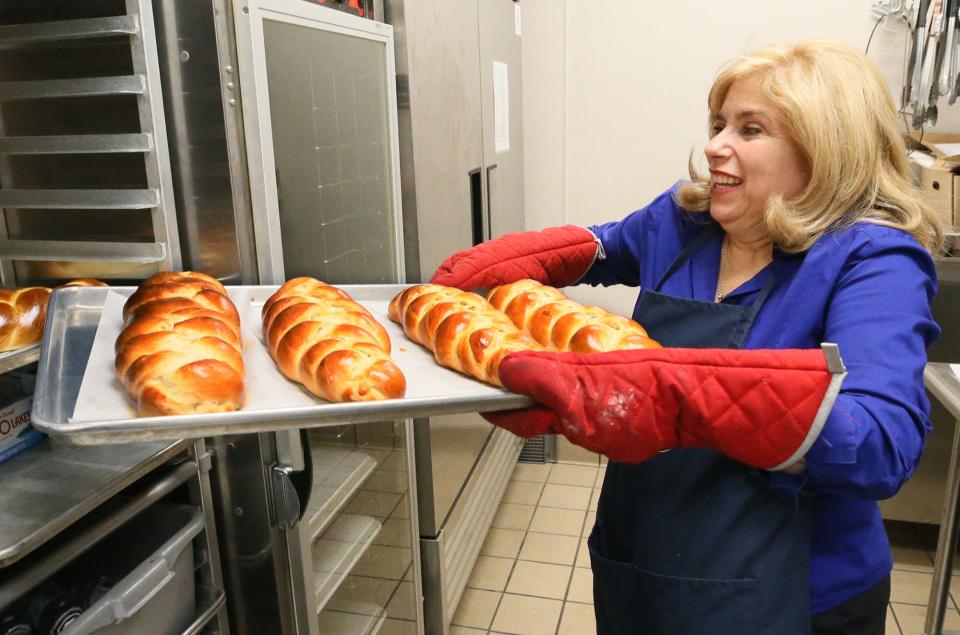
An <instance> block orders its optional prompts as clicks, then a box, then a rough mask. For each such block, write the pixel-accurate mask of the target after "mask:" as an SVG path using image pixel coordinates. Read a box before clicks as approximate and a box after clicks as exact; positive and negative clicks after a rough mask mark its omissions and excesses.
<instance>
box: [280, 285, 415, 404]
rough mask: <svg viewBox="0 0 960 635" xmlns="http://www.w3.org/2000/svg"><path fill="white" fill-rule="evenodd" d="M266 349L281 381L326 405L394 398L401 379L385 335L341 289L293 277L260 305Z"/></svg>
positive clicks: (401, 385) (401, 390)
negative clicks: (295, 384)
mask: <svg viewBox="0 0 960 635" xmlns="http://www.w3.org/2000/svg"><path fill="white" fill-rule="evenodd" d="M261 315H262V316H263V335H264V341H265V342H266V345H267V351H268V352H269V353H270V356H271V357H272V358H273V361H274V362H276V364H277V368H279V369H280V372H281V373H283V375H284V376H285V377H286V378H287V379H291V380H293V381H295V382H298V383H300V384H302V385H303V386H304V387H306V388H307V390H309V391H310V392H312V393H313V394H315V395H317V396H319V397H322V398H324V399H327V400H329V401H374V400H379V399H396V398H399V397H402V396H403V394H404V392H405V391H406V387H407V384H406V379H405V378H404V376H403V373H402V372H401V371H400V368H399V367H398V366H397V365H396V364H395V363H394V362H393V360H392V359H390V337H389V336H388V335H387V331H386V330H385V329H384V328H383V325H382V324H380V323H379V322H377V320H376V318H374V317H373V315H371V314H370V312H369V311H367V310H366V309H365V308H364V307H363V306H361V305H360V304H358V303H356V302H355V301H354V300H353V299H352V298H351V297H350V296H349V294H347V293H346V292H345V291H343V290H341V289H338V288H336V287H333V286H331V285H328V284H326V283H324V282H320V281H319V280H314V279H313V278H305V277H304V278H294V279H292V280H289V281H288V282H287V283H286V284H284V285H283V286H282V287H280V289H278V290H277V292H276V293H274V294H273V295H272V296H270V298H269V299H268V300H267V302H266V303H265V304H264V305H263V311H262V313H261Z"/></svg>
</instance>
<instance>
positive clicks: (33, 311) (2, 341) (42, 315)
mask: <svg viewBox="0 0 960 635" xmlns="http://www.w3.org/2000/svg"><path fill="white" fill-rule="evenodd" d="M63 286H65V287H105V286H107V285H106V283H105V282H100V281H99V280H93V279H92V278H82V279H80V280H73V281H71V282H68V283H66V284H65V285H63ZM51 291H52V289H50V288H49V287H25V288H23V289H0V352H3V351H12V350H14V349H17V348H22V347H24V346H29V345H31V344H36V343H37V342H39V341H40V338H41V337H43V324H44V322H45V321H46V317H47V302H48V301H49V300H50V292H51Z"/></svg>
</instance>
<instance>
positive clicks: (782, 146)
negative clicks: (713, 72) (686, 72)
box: [704, 79, 810, 234]
mask: <svg viewBox="0 0 960 635" xmlns="http://www.w3.org/2000/svg"><path fill="white" fill-rule="evenodd" d="M711 133H712V137H711V138H710V141H709V142H708V143H707V146H706V148H705V149H704V152H705V154H706V155H707V161H708V162H709V164H710V215H711V216H712V217H713V218H714V219H715V220H716V221H717V222H718V223H720V224H721V225H722V226H723V228H724V229H725V230H726V231H727V232H728V233H731V232H733V233H737V232H740V233H744V234H746V233H753V234H755V233H757V232H758V231H763V233H766V230H765V229H764V228H763V212H764V209H766V204H767V201H768V200H769V198H770V197H771V196H773V195H775V194H781V195H783V197H784V198H785V199H787V200H789V199H791V198H794V197H796V196H797V195H798V194H800V192H802V191H803V189H804V188H805V187H806V186H807V183H808V182H809V181H810V173H809V168H808V167H807V162H806V159H805V158H804V157H803V155H802V154H801V153H800V151H799V150H798V149H797V147H796V146H795V145H794V143H793V140H792V139H791V138H790V134H789V132H788V131H787V127H786V125H784V123H783V122H782V121H781V119H780V116H779V113H778V111H777V109H776V107H775V106H774V105H773V104H772V103H771V102H770V101H769V100H768V99H767V98H766V97H765V96H764V94H763V92H762V90H761V89H760V86H759V82H758V81H757V80H754V79H742V80H738V81H736V82H734V83H733V85H731V86H730V90H729V91H728V92H727V95H726V98H725V99H724V101H723V105H722V106H721V107H720V112H718V113H717V117H716V119H715V120H714V123H713V125H712V127H711Z"/></svg>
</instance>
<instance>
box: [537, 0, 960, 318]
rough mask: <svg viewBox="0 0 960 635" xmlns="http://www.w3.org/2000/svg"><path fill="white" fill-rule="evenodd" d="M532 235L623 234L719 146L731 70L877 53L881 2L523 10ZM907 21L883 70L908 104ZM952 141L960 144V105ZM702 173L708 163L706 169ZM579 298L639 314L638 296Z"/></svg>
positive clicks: (614, 3) (951, 112) (611, 4)
mask: <svg viewBox="0 0 960 635" xmlns="http://www.w3.org/2000/svg"><path fill="white" fill-rule="evenodd" d="M521 7H522V10H523V56H524V57H523V93H524V94H523V96H524V152H525V170H526V175H525V179H526V181H525V189H526V222H527V227H528V228H531V229H539V228H543V227H547V226H550V225H557V224H563V223H574V224H580V225H587V224H591V223H597V222H602V221H607V220H614V219H618V218H620V217H622V216H623V215H625V214H626V213H628V212H630V211H632V210H634V209H637V208H639V207H642V206H643V205H645V204H646V203H647V202H648V201H649V200H650V199H652V198H653V197H654V196H655V195H657V194H658V193H660V192H661V191H663V190H664V189H666V188H667V187H669V186H670V184H672V183H673V182H674V181H676V180H677V179H678V178H682V177H684V176H685V175H686V165H687V159H688V157H689V155H690V152H691V150H692V151H693V152H694V155H695V157H696V158H697V159H698V160H699V159H701V158H702V151H703V145H704V143H705V141H706V138H707V137H706V95H707V91H708V90H709V87H710V84H711V82H712V79H713V77H714V75H715V73H716V71H717V69H718V68H719V66H720V65H721V64H722V63H723V62H724V61H726V60H728V59H730V58H732V57H735V56H736V55H738V54H740V53H743V52H746V51H750V50H752V49H755V48H757V47H759V46H762V45H764V44H769V43H772V42H784V41H792V40H798V39H804V38H811V37H823V38H832V39H838V40H844V41H846V42H849V43H851V44H853V45H855V46H857V47H859V48H860V49H863V48H864V47H865V46H866V43H867V39H868V37H869V35H870V31H871V29H872V28H873V26H874V24H875V23H876V18H875V17H874V16H873V15H872V14H871V12H870V2H869V0H844V1H843V2H836V1H835V0H806V1H804V2H797V1H796V0H730V1H728V2H723V3H715V2H704V1H703V0H673V1H672V2H637V1H635V0H607V1H606V2H602V3H601V2H588V1H587V0H521ZM906 34H907V30H906V28H905V25H904V23H903V22H902V21H899V22H897V21H894V20H890V21H889V22H888V24H886V25H884V26H881V27H880V28H878V29H877V31H876V34H875V36H874V38H873V41H872V42H871V45H870V50H869V56H870V58H871V59H873V60H874V61H875V62H876V63H877V64H878V66H880V68H881V70H882V71H883V72H884V74H885V75H886V77H887V79H888V81H889V82H890V85H891V88H892V90H893V91H894V94H895V95H897V96H898V100H899V91H900V86H901V85H902V81H901V77H902V74H903V60H904V53H905V51H904V49H905V47H908V46H909V43H908V40H907V37H906ZM939 110H940V125H939V126H938V129H939V130H943V131H950V132H953V131H960V104H958V105H956V106H952V107H948V106H947V105H946V102H945V101H944V102H943V103H942V104H941V105H940V108H939ZM701 165H702V163H701ZM571 295H573V296H574V297H576V298H577V299H579V300H580V301H589V302H593V303H597V304H600V305H602V306H606V307H607V308H608V309H611V310H616V311H618V312H621V313H625V314H629V313H630V311H631V309H632V306H633V302H634V300H635V298H636V290H634V289H626V288H614V289H603V290H593V289H576V290H574V291H573V292H572V293H571Z"/></svg>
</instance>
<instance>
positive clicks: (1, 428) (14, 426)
mask: <svg viewBox="0 0 960 635" xmlns="http://www.w3.org/2000/svg"><path fill="white" fill-rule="evenodd" d="M32 404H33V398H32V397H24V398H23V399H20V400H18V401H15V402H13V403H11V404H9V405H6V406H3V407H2V408H0V462H2V461H4V460H5V459H8V458H10V457H11V456H13V455H15V454H19V453H20V452H21V451H23V450H25V449H27V448H29V447H31V446H33V445H36V443H37V442H38V441H39V440H40V439H42V438H43V435H42V434H41V433H40V431H39V430H35V429H34V428H33V427H32V426H31V425H30V406H31V405H32Z"/></svg>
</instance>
